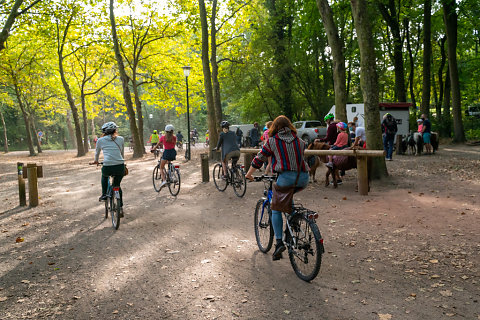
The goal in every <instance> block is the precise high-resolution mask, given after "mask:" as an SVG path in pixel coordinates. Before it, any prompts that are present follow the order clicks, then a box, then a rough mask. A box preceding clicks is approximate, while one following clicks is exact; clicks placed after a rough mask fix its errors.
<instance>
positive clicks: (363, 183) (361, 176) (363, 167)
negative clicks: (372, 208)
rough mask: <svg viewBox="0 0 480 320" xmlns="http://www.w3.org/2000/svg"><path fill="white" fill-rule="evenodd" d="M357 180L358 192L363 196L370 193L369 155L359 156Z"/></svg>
mask: <svg viewBox="0 0 480 320" xmlns="http://www.w3.org/2000/svg"><path fill="white" fill-rule="evenodd" d="M357 181H358V193H359V194H361V195H362V196H366V195H368V167H367V157H360V156H358V157H357Z"/></svg>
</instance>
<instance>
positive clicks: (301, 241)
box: [286, 215, 323, 281]
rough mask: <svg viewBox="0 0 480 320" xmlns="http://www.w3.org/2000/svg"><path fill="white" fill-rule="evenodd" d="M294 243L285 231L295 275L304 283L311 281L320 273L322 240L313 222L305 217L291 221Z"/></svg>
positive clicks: (300, 216) (301, 216)
mask: <svg viewBox="0 0 480 320" xmlns="http://www.w3.org/2000/svg"><path fill="white" fill-rule="evenodd" d="M292 231H293V236H294V237H295V240H296V243H294V241H293V239H292V237H291V236H290V233H289V232H288V230H287V241H286V242H287V247H288V257H289V258H290V263H291V264H292V268H293V270H294V271H295V274H296V275H297V276H298V277H299V278H300V279H302V280H304V281H312V280H313V279H315V277H316V276H317V275H318V272H319V271H320V265H321V264H322V254H323V240H322V236H321V235H320V231H319V230H318V226H317V224H316V223H315V221H314V220H309V219H307V217H306V216H305V215H298V217H294V218H293V219H292Z"/></svg>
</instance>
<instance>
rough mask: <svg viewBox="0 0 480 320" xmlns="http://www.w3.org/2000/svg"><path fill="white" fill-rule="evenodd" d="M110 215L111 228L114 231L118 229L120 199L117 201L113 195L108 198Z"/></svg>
mask: <svg viewBox="0 0 480 320" xmlns="http://www.w3.org/2000/svg"><path fill="white" fill-rule="evenodd" d="M110 202H111V203H110V215H111V216H112V226H113V227H114V228H115V230H118V227H120V210H121V208H120V199H117V198H116V197H115V195H113V196H112V197H111V198H110Z"/></svg>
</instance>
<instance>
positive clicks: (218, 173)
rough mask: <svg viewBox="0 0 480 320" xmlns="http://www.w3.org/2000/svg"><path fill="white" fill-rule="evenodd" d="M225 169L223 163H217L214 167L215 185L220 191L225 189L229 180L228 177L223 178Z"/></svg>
mask: <svg viewBox="0 0 480 320" xmlns="http://www.w3.org/2000/svg"><path fill="white" fill-rule="evenodd" d="M222 175H223V169H222V164H221V163H217V164H216V165H215V167H213V182H214V183H215V187H217V189H218V191H225V189H227V186H228V182H227V179H226V178H222Z"/></svg>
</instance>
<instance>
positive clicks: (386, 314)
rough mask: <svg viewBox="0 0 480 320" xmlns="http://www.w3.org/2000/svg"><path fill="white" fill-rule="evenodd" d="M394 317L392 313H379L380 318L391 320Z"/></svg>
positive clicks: (380, 319)
mask: <svg viewBox="0 0 480 320" xmlns="http://www.w3.org/2000/svg"><path fill="white" fill-rule="evenodd" d="M390 319H392V315H391V314H390V313H379V314H378V320H390Z"/></svg>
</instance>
